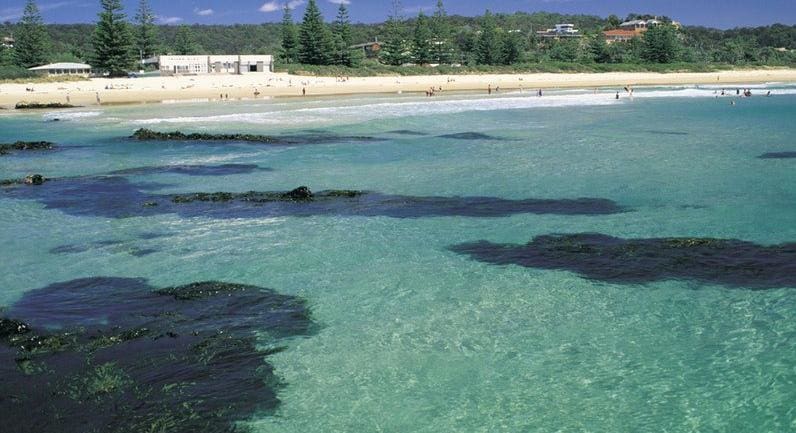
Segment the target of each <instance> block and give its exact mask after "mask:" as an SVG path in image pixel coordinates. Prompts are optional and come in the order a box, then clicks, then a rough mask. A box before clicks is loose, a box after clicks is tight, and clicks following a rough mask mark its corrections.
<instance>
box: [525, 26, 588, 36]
mask: <svg viewBox="0 0 796 433" xmlns="http://www.w3.org/2000/svg"><path fill="white" fill-rule="evenodd" d="M536 34H537V35H539V36H541V37H543V38H579V37H580V36H581V35H580V30H578V29H576V28H575V24H556V27H555V28H553V29H547V30H545V31H541V32H536Z"/></svg>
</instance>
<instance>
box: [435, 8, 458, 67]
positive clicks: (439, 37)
mask: <svg viewBox="0 0 796 433" xmlns="http://www.w3.org/2000/svg"><path fill="white" fill-rule="evenodd" d="M431 33H432V35H433V37H434V38H433V46H432V47H431V48H432V52H433V58H434V62H436V63H439V64H444V63H450V62H451V60H452V59H453V53H452V44H451V28H450V26H449V25H448V14H447V12H445V5H444V4H443V3H442V0H437V9H436V11H434V17H433V18H432V19H431Z"/></svg>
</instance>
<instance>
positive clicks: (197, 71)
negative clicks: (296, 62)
mask: <svg viewBox="0 0 796 433" xmlns="http://www.w3.org/2000/svg"><path fill="white" fill-rule="evenodd" d="M157 65H158V69H159V70H160V73H161V75H206V74H235V75H241V74H257V73H260V74H263V73H270V72H273V71H274V57H273V56H270V55H240V54H238V55H219V56H205V55H196V56H158V57H157Z"/></svg>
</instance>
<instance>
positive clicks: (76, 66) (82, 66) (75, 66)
mask: <svg viewBox="0 0 796 433" xmlns="http://www.w3.org/2000/svg"><path fill="white" fill-rule="evenodd" d="M50 69H91V65H87V64H85V63H50V64H49V65H42V66H36V67H35V68H28V70H29V71H47V70H50Z"/></svg>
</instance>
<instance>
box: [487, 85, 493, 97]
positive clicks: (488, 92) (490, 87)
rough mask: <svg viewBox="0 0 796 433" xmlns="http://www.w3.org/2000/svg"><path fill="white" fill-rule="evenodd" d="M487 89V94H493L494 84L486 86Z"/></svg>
mask: <svg viewBox="0 0 796 433" xmlns="http://www.w3.org/2000/svg"><path fill="white" fill-rule="evenodd" d="M486 91H487V94H489V95H491V94H492V84H489V85H488V86H487V87H486Z"/></svg>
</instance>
